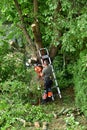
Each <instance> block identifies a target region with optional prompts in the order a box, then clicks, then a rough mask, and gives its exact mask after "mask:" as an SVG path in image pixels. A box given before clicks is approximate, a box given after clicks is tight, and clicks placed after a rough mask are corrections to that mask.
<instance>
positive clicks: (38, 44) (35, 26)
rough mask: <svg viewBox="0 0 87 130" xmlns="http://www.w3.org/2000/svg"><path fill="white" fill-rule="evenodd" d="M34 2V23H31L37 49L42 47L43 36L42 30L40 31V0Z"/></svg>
mask: <svg viewBox="0 0 87 130" xmlns="http://www.w3.org/2000/svg"><path fill="white" fill-rule="evenodd" d="M33 4H34V19H35V21H34V23H33V24H32V25H31V27H32V31H33V34H34V40H35V44H36V48H37V50H38V49H40V48H42V47H43V45H42V37H41V32H40V27H39V21H38V0H33Z"/></svg>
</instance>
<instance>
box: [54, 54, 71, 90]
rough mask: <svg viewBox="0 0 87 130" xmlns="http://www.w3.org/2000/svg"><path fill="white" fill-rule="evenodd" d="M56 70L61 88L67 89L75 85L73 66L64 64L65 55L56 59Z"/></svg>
mask: <svg viewBox="0 0 87 130" xmlns="http://www.w3.org/2000/svg"><path fill="white" fill-rule="evenodd" d="M53 65H54V70H55V72H56V77H57V80H58V84H59V87H60V88H66V87H68V86H71V85H73V79H72V78H73V72H72V71H73V70H72V68H73V64H72V63H70V64H68V65H67V64H66V63H64V59H63V55H60V56H57V57H55V59H54V61H53Z"/></svg>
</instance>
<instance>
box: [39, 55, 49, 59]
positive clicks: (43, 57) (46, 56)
mask: <svg viewBox="0 0 87 130" xmlns="http://www.w3.org/2000/svg"><path fill="white" fill-rule="evenodd" d="M41 57H42V59H45V58H49V56H48V55H44V56H41Z"/></svg>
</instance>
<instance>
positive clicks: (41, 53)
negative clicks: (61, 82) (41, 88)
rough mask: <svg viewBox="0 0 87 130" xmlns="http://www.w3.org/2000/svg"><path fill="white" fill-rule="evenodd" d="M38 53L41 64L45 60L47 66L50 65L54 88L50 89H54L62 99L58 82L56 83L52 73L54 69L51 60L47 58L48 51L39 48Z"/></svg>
mask: <svg viewBox="0 0 87 130" xmlns="http://www.w3.org/2000/svg"><path fill="white" fill-rule="evenodd" d="M38 53H39V56H40V59H41V63H43V60H44V59H47V60H48V61H49V64H50V66H51V68H52V73H53V78H54V81H55V87H52V88H56V89H57V92H58V95H59V97H60V98H62V96H61V92H60V89H59V87H58V82H57V79H56V75H55V72H54V68H53V65H52V62H51V59H50V57H49V52H48V49H47V48H40V49H39V52H38Z"/></svg>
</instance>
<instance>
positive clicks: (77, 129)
mask: <svg viewBox="0 0 87 130" xmlns="http://www.w3.org/2000/svg"><path fill="white" fill-rule="evenodd" d="M65 121H66V126H67V128H66V130H85V127H84V126H81V125H80V124H79V122H77V121H75V118H74V116H73V115H72V114H71V115H70V116H69V117H66V118H65Z"/></svg>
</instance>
